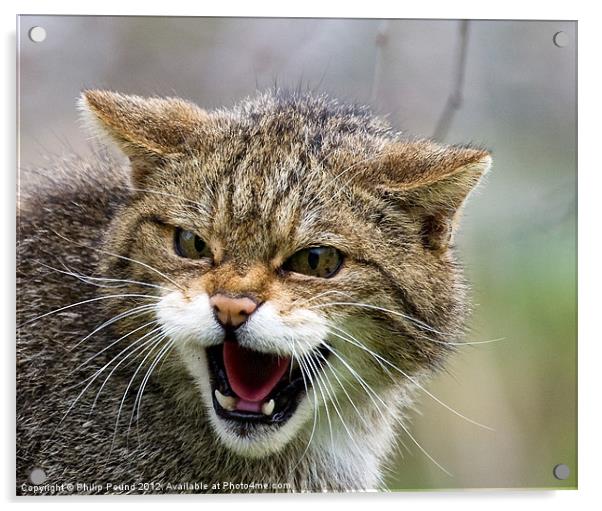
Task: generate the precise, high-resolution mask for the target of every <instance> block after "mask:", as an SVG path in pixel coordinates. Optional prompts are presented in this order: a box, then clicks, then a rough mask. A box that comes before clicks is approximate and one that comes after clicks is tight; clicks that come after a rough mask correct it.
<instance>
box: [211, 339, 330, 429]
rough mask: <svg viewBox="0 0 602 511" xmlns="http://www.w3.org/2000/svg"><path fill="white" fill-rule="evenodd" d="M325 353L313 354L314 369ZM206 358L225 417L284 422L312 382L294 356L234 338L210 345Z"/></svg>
mask: <svg viewBox="0 0 602 511" xmlns="http://www.w3.org/2000/svg"><path fill="white" fill-rule="evenodd" d="M324 350H325V348H324ZM319 353H321V355H322V357H326V356H327V355H328V351H327V350H325V351H323V350H322V349H321V350H319ZM322 357H321V356H319V355H318V353H316V355H315V356H313V357H312V359H313V360H312V363H311V365H312V367H311V370H312V371H315V370H318V369H320V368H321V365H322V362H323V361H324V359H323V358H322ZM207 359H208V362H209V371H210V375H211V376H210V380H211V390H212V394H213V407H214V409H215V412H216V413H217V415H219V416H220V417H222V418H224V419H229V420H232V421H238V422H245V423H250V422H255V423H264V424H273V425H276V424H283V423H284V422H286V421H287V420H288V419H289V418H290V417H291V416H292V415H293V413H294V412H295V410H296V409H297V406H298V405H299V403H300V402H301V400H302V398H303V396H304V395H305V392H306V385H308V386H309V381H307V378H306V379H305V380H304V378H303V373H302V372H301V368H300V367H299V365H298V364H297V363H296V361H294V360H292V359H291V357H283V356H277V355H274V354H269V353H262V352H259V351H255V350H251V349H248V348H245V347H243V346H241V345H240V344H239V343H238V342H237V341H236V340H235V339H234V338H227V339H226V340H225V341H224V343H223V344H220V345H217V346H212V347H210V348H207ZM314 366H315V367H314Z"/></svg>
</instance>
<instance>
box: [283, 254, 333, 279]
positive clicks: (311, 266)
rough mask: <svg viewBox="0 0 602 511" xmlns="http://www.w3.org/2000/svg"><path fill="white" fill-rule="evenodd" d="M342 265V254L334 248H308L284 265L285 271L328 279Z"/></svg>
mask: <svg viewBox="0 0 602 511" xmlns="http://www.w3.org/2000/svg"><path fill="white" fill-rule="evenodd" d="M342 264H343V254H341V252H339V251H338V250H337V249H336V248H334V247H310V248H306V249H304V250H299V252H297V253H296V254H293V255H292V256H291V257H289V258H288V260H287V261H286V262H285V263H284V266H283V268H284V269H285V270H287V271H292V272H295V273H302V274H303V275H311V276H312V277H320V278H323V279H328V278H330V277H333V276H334V275H335V274H336V273H337V272H338V271H339V269H340V268H341V265H342Z"/></svg>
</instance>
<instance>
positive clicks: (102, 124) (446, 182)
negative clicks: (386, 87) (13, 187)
mask: <svg viewBox="0 0 602 511" xmlns="http://www.w3.org/2000/svg"><path fill="white" fill-rule="evenodd" d="M80 106H81V109H82V111H83V114H84V118H85V121H86V124H87V125H88V127H89V128H91V129H92V130H93V133H95V134H98V135H103V136H108V138H109V139H111V140H112V141H113V142H115V143H116V144H117V145H118V147H119V148H120V149H121V150H122V151H123V152H124V153H125V154H126V155H127V156H128V158H129V164H128V165H119V164H116V163H115V162H114V161H112V160H111V159H110V158H108V157H101V156H99V157H98V158H97V160H96V161H85V160H83V159H79V158H75V157H74V158H63V159H61V160H58V161H57V162H56V164H55V165H53V166H49V167H48V168H45V169H41V170H40V169H38V170H37V171H36V172H35V173H33V172H32V173H25V172H24V174H23V176H22V180H24V181H27V182H28V183H29V187H28V189H29V191H24V192H23V194H22V196H21V197H20V201H19V212H18V254H17V264H18V266H17V274H18V291H17V309H18V311H17V312H18V320H17V323H18V348H17V364H18V369H17V376H18V388H17V430H18V431H17V485H18V491H20V492H23V493H28V491H27V490H25V489H23V488H24V487H21V485H23V484H24V483H25V482H26V481H27V478H28V474H29V473H30V471H31V470H32V468H34V467H39V468H42V469H43V470H44V472H45V474H46V477H47V481H46V482H47V483H53V484H54V483H55V484H61V483H77V482H83V481H89V482H93V483H97V484H100V485H105V486H104V488H105V490H104V491H106V492H108V493H112V492H123V493H153V492H159V493H160V492H170V491H173V492H177V491H198V488H199V487H198V485H197V486H196V487H195V486H187V484H189V483H195V482H196V483H199V482H201V481H202V482H203V483H207V484H208V485H209V486H208V487H202V488H203V491H248V490H249V488H251V489H257V490H259V491H280V490H289V491H304V490H309V491H317V490H349V489H353V490H363V489H372V488H377V487H380V486H381V485H382V466H383V463H385V462H386V460H387V457H388V456H389V455H390V453H391V452H392V450H393V447H394V443H395V442H396V438H398V437H406V438H410V439H412V438H413V437H412V435H411V432H410V430H409V429H408V426H407V424H406V423H405V419H404V417H405V413H406V412H407V411H408V410H409V409H410V408H411V407H412V406H413V403H414V399H415V396H416V395H417V393H418V392H420V391H421V390H422V389H424V381H425V379H426V378H427V377H428V376H429V375H430V374H432V373H433V371H434V370H436V369H437V368H439V367H441V366H442V364H443V363H444V362H445V359H446V356H447V355H448V354H449V352H450V351H451V350H452V346H453V344H454V343H456V342H458V341H460V340H461V339H462V334H463V327H464V323H465V320H466V315H467V311H468V309H469V306H468V299H467V296H466V285H465V283H464V281H463V278H462V275H461V270H460V268H459V266H458V264H457V263H456V262H455V260H454V256H453V253H452V252H453V235H454V231H455V228H456V223H457V219H458V216H459V212H460V210H461V208H462V206H463V204H464V202H465V199H466V198H467V196H468V195H469V193H470V192H471V190H472V189H473V188H474V187H475V185H476V184H477V182H478V181H479V179H480V178H481V176H482V175H483V174H484V173H485V172H486V171H487V170H488V168H489V166H490V162H491V159H490V156H489V154H488V153H487V152H486V151H485V150H482V149H479V148H471V147H468V146H462V147H460V146H444V145H440V144H437V143H434V142H432V141H429V140H418V139H408V138H405V137H403V136H401V135H400V134H399V133H397V132H394V131H393V130H392V129H391V127H390V126H389V125H388V124H387V123H386V122H385V121H383V120H381V119H379V118H377V117H375V116H373V115H372V114H371V113H370V112H369V110H368V109H366V108H363V107H356V106H348V105H343V104H340V103H338V102H336V101H334V100H330V99H328V98H327V97H325V96H313V95H301V94H285V93H281V92H278V91H270V92H266V93H263V94H260V95H258V96H256V97H254V98H251V99H248V100H245V101H243V102H242V103H240V104H239V105H237V106H235V107H233V108H231V109H223V110H215V111H211V112H208V111H204V110H202V109H201V108H199V107H197V106H195V105H193V104H191V103H189V102H186V101H183V100H181V99H175V98H166V99H161V98H152V99H149V98H142V97H138V96H126V95H122V94H118V93H113V92H106V91H94V90H93V91H87V92H85V93H84V94H83V95H82V97H81V100H80ZM223 481H229V482H230V483H231V484H232V486H229V487H227V488H226V487H223V486H212V485H214V484H215V483H218V482H223ZM126 483H127V484H131V486H128V485H126ZM251 483H257V486H254V485H253V486H249V485H251ZM259 483H260V484H261V485H262V486H259ZM120 484H121V486H119V485H120ZM107 485H109V486H107ZM178 485H180V486H178ZM236 485H238V486H236ZM19 488H21V489H19ZM65 491H66V492H68V491H67V490H65ZM90 491H92V492H95V491H99V490H95V489H91V490H90ZM83 492H84V493H85V492H86V491H85V490H83ZM99 492H101V491H99Z"/></svg>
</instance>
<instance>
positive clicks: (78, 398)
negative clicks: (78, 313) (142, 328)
mask: <svg viewBox="0 0 602 511" xmlns="http://www.w3.org/2000/svg"><path fill="white" fill-rule="evenodd" d="M140 340H141V339H139V340H138V341H135V342H134V343H132V344H131V345H130V346H128V347H127V348H126V349H124V350H122V351H121V352H119V353H118V354H117V355H116V356H115V357H113V358H112V359H111V360H110V361H109V362H107V363H106V364H105V365H104V366H103V367H102V368H100V369H99V370H98V371H97V372H96V373H95V374H94V375H93V377H92V379H91V380H90V382H89V383H88V384H87V385H86V386H85V387H84V389H83V390H82V391H81V392H80V393H79V394H78V395H77V397H76V398H75V399H74V400H73V402H72V403H71V405H70V406H69V408H68V409H67V411H66V412H65V414H64V415H63V417H62V418H61V420H60V421H59V423H58V424H57V425H56V427H55V429H54V432H53V435H54V433H55V432H56V430H57V429H58V427H59V426H60V425H61V424H62V423H63V421H64V420H65V419H66V418H67V416H68V415H69V413H70V412H71V410H73V408H74V407H75V405H76V404H77V402H78V401H79V400H80V398H81V397H82V396H83V395H84V394H85V392H86V391H87V390H88V389H89V388H90V386H91V385H92V384H93V383H94V381H95V380H96V378H97V377H98V376H99V375H100V374H101V373H102V372H103V371H104V370H105V369H106V368H107V367H109V366H110V365H111V364H112V363H113V362H114V361H115V360H117V359H118V358H119V357H120V356H121V355H122V354H123V353H125V352H126V351H128V350H130V349H131V348H132V347H134V346H135V345H136V344H137V343H138V342H139V341H140ZM148 342H150V341H148ZM144 344H146V343H144ZM144 344H143V345H142V346H144ZM142 346H139V347H138V348H136V349H135V350H134V351H137V350H138V349H140V348H141V347H142ZM95 402H96V400H95Z"/></svg>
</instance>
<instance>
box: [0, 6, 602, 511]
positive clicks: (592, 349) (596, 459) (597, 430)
mask: <svg viewBox="0 0 602 511" xmlns="http://www.w3.org/2000/svg"><path fill="white" fill-rule="evenodd" d="M123 4H124V2H123V1H122V0H121V1H118V0H103V1H102V2H95V3H92V2H87V3H84V2H81V0H80V1H74V0H70V1H66V0H54V1H52V2H42V1H28V0H22V1H20V2H6V1H5V2H3V3H2V4H1V6H0V9H1V10H2V16H1V17H0V20H1V21H0V23H2V35H3V41H4V43H5V48H4V51H3V52H2V54H1V58H2V66H1V67H0V70H1V71H2V76H3V79H2V80H0V87H2V92H3V94H2V98H3V100H4V109H3V112H4V115H3V122H2V123H1V129H2V130H3V132H4V133H3V135H4V136H3V137H1V138H0V140H1V143H2V146H1V148H0V149H1V154H2V156H3V157H4V160H5V165H4V169H3V172H1V173H0V175H2V179H3V183H2V185H3V186H2V190H3V193H4V194H5V196H4V199H5V200H4V201H3V207H2V213H3V215H2V220H3V222H2V223H1V225H2V237H1V238H0V239H2V240H3V243H2V244H3V246H4V250H3V251H2V257H3V260H2V263H3V265H2V267H3V268H4V269H5V270H6V273H5V274H4V279H3V281H2V282H3V283H4V285H3V286H2V290H3V293H2V297H3V301H4V303H3V304H2V307H1V309H0V310H1V311H2V325H4V326H5V327H6V330H5V336H4V349H5V351H4V361H5V364H6V365H5V375H4V378H2V381H3V383H4V384H5V389H4V395H5V396H6V397H7V399H6V400H4V402H6V403H8V404H9V410H8V411H7V412H8V413H5V419H4V420H2V421H1V428H2V432H3V435H2V437H3V439H4V441H5V447H6V448H5V449H4V450H3V453H4V456H3V463H2V476H1V479H0V480H1V481H2V483H4V484H3V488H4V491H3V496H4V500H7V501H12V502H11V505H12V504H14V503H15V500H16V498H15V497H13V492H14V477H15V476H14V373H15V369H14V345H13V340H14V308H13V307H14V276H13V275H14V273H13V271H14V252H13V248H12V242H13V241H14V214H13V210H12V208H13V207H14V190H15V178H14V167H15V157H14V153H15V123H14V119H15V82H14V78H15V72H14V69H15V15H16V14H17V13H21V14H122V15H124V14H128V15H148V14H153V15H204V16H235V15H236V16H289V17H301V16H311V17H329V16H332V17H372V18H378V17H398V18H421V17H432V18H480V19H577V20H579V104H580V108H579V220H580V221H579V239H580V240H581V243H580V252H579V270H580V271H579V304H580V314H579V334H580V335H579V397H580V400H579V488H580V489H579V490H578V491H555V492H551V491H548V492H530V491H525V492H516V491H513V492H503V491H496V492H489V491H471V492H430V493H423V492H417V493H400V494H388V495H378V496H371V495H357V494H348V495H339V496H330V495H326V496H316V495H305V496H293V497H277V496H276V497H274V496H233V497H229V498H224V497H223V496H194V497H186V496H182V497H155V498H143V497H137V498H136V497H133V498H125V497H105V498H87V499H86V498H77V497H76V498H68V499H65V498H61V499H58V498H55V499H51V498H45V499H43V500H41V499H33V500H32V499H20V502H22V503H23V504H24V505H25V506H26V507H29V506H33V505H36V504H37V505H38V506H39V505H43V506H44V507H47V508H57V509H58V508H62V507H64V506H65V505H66V504H68V503H69V502H73V503H76V504H77V505H79V506H81V505H82V503H83V502H84V501H85V504H86V506H87V505H92V506H106V505H107V504H108V503H111V504H113V505H115V506H118V507H122V506H123V507H125V506H128V505H130V503H134V502H136V503H140V502H144V504H145V505H146V506H148V507H149V508H157V509H158V508H159V506H164V505H165V504H166V503H167V502H176V503H177V505H181V504H185V503H186V504H193V505H195V506H197V507H198V506H213V505H215V504H218V503H219V504H222V505H226V507H232V508H235V507H236V508H238V509H240V507H241V506H244V507H245V511H247V510H254V509H262V510H264V509H265V507H266V505H270V504H272V505H278V506H286V507H287V509H291V510H296V509H303V510H304V511H305V509H306V507H307V506H315V505H316V504H328V503H329V502H330V501H332V500H333V499H336V500H337V501H338V502H337V504H338V505H340V504H342V505H345V506H354V505H357V506H358V507H360V506H361V507H362V508H363V507H365V506H366V505H367V504H369V503H368V502H366V499H371V500H372V499H374V500H377V501H378V502H375V504H376V505H378V506H379V507H380V506H383V507H385V508H387V507H390V508H393V507H394V508H396V509H400V508H401V506H404V507H409V508H411V509H412V511H414V510H415V509H425V508H427V509H430V508H438V509H440V508H442V507H443V506H444V507H445V509H446V511H447V510H450V511H453V510H455V509H458V510H462V511H467V510H472V509H475V510H476V509H478V510H479V511H481V510H482V509H483V507H484V506H486V507H487V509H488V510H496V509H503V510H504V511H507V508H508V507H509V506H512V507H514V506H520V507H519V509H520V508H522V505H523V504H524V505H528V506H529V508H530V509H545V510H546V511H553V510H557V509H558V510H561V509H562V510H563V511H565V510H566V509H567V508H568V507H573V506H575V505H578V506H579V508H580V509H587V508H589V507H590V506H589V505H590V504H591V505H592V507H593V504H594V502H596V501H597V502H598V504H599V502H600V500H601V499H600V495H599V493H598V491H597V490H598V487H599V486H600V482H599V481H598V477H599V474H600V472H601V469H600V466H601V464H602V459H601V458H600V455H601V452H600V443H601V442H600V437H601V436H602V422H601V421H600V412H599V409H600V403H601V402H602V398H601V396H600V393H599V392H598V391H599V390H600V377H599V375H600V372H601V371H600V369H599V367H600V363H601V361H602V353H601V346H602V337H601V336H600V333H599V330H600V328H599V326H598V323H597V321H596V319H597V317H598V316H599V315H600V314H599V313H598V310H597V308H598V307H599V303H600V298H599V296H600V290H602V281H601V279H600V273H601V270H600V268H601V262H600V261H601V253H602V251H601V250H600V249H601V248H602V247H601V245H602V244H601V243H600V233H601V228H600V223H599V222H600V220H602V218H601V216H600V204H601V203H602V200H600V198H599V196H600V193H601V192H602V186H601V185H602V180H601V178H600V175H601V174H602V168H601V164H600V157H599V156H598V153H599V146H600V135H599V131H600V122H601V121H600V119H601V111H600V99H599V96H600V91H601V90H602V83H601V81H600V64H599V62H600V54H601V52H600V46H601V45H600V39H601V37H600V17H598V16H596V13H595V12H594V9H593V7H586V5H587V4H586V2H585V1H584V2H579V1H573V2H566V1H565V2H562V3H560V2H553V1H552V0H548V1H545V2H525V1H524V0H522V1H515V0H504V1H503V2H496V4H495V5H491V2H483V1H480V2H477V1H462V0H455V1H447V2H444V1H441V2H425V1H422V2H408V3H406V2H403V3H402V2H398V4H399V5H398V6H397V7H396V6H394V5H393V4H396V2H392V1H388V2H387V1H379V0H371V1H370V2H365V1H364V2H352V1H347V2H341V3H338V2H330V3H328V4H327V3H326V2H324V1H323V0H322V1H314V0H304V1H303V2H282V1H280V2H275V1H270V2H262V3H261V4H260V5H257V2H249V1H246V2H242V1H240V2H229V3H228V5H225V4H224V3H223V2H215V3H209V2H183V1H179V0H170V1H169V2H150V1H148V0H147V1H144V2H139V3H138V4H137V5H127V6H124V5H123ZM286 4H291V5H286ZM589 5H592V6H593V5H595V3H594V2H589ZM168 6H169V7H168ZM576 499H578V500H579V502H578V503H577V502H575V500H576ZM525 507H526V506H525Z"/></svg>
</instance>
